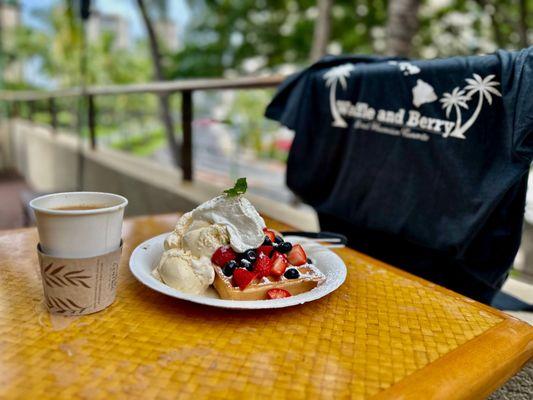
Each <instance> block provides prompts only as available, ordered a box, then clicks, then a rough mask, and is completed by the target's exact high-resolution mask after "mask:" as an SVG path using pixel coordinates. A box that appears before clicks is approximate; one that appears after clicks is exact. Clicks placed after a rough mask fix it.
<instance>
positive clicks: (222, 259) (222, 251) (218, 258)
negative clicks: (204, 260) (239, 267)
mask: <svg viewBox="0 0 533 400" xmlns="http://www.w3.org/2000/svg"><path fill="white" fill-rule="evenodd" d="M236 258H237V254H235V252H234V251H233V249H232V248H231V247H230V246H222V247H219V248H218V249H216V250H215V252H214V253H213V255H212V256H211V262H212V263H213V264H215V265H218V266H219V267H223V266H224V265H226V263H227V262H228V261H231V260H235V259H236Z"/></svg>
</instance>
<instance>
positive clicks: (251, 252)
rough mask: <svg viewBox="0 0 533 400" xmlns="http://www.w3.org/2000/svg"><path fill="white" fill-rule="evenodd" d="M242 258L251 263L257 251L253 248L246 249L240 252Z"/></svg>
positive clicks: (255, 258) (255, 257)
mask: <svg viewBox="0 0 533 400" xmlns="http://www.w3.org/2000/svg"><path fill="white" fill-rule="evenodd" d="M242 259H243V260H248V261H250V262H251V263H253V262H254V261H255V260H257V253H256V252H255V250H253V249H250V250H246V251H245V252H244V253H242Z"/></svg>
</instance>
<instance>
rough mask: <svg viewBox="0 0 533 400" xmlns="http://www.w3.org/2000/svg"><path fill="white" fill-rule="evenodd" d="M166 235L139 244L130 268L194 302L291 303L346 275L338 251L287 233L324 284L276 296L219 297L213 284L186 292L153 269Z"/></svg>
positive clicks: (316, 295)
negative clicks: (203, 289)
mask: <svg viewBox="0 0 533 400" xmlns="http://www.w3.org/2000/svg"><path fill="white" fill-rule="evenodd" d="M167 236H168V233H164V234H162V235H159V236H156V237H153V238H152V239H149V240H147V241H146V242H144V243H141V244H140V245H139V246H137V248H136V249H135V250H133V253H132V254H131V257H130V270H131V272H132V273H133V275H134V276H135V277H136V278H137V279H138V280H139V281H140V282H141V283H143V284H144V285H146V286H148V287H149V288H151V289H153V290H156V291H158V292H160V293H163V294H166V295H168V296H172V297H176V298H178V299H182V300H188V301H192V302H193V303H198V304H205V305H208V306H214V307H222V308H236V309H266V308H283V307H290V306H295V305H298V304H303V303H306V302H308V301H313V300H317V299H320V298H321V297H324V296H326V295H328V294H329V293H331V292H333V291H334V290H335V289H337V288H338V287H339V286H340V285H342V283H343V282H344V280H345V279H346V265H345V264H344V262H343V261H342V259H341V258H340V257H339V256H337V255H336V254H335V253H333V252H332V251H330V250H328V249H327V248H325V247H323V246H320V245H316V244H314V243H313V244H310V243H309V242H307V243H306V239H305V238H302V237H297V236H286V237H285V239H286V240H287V241H290V242H291V243H301V244H302V246H303V247H304V249H305V251H306V253H307V256H308V257H309V258H311V259H312V260H313V261H314V263H315V266H316V267H317V268H318V269H319V270H320V271H322V273H323V274H324V275H325V276H326V280H325V281H324V282H323V283H322V284H321V285H319V286H317V287H316V288H314V289H312V290H310V291H309V292H305V293H301V294H298V295H296V296H291V297H287V298H283V299H275V300H246V301H239V300H223V299H221V298H219V297H218V294H217V293H216V291H215V290H214V289H213V288H210V289H209V290H208V291H207V292H206V293H204V294H201V295H196V294H188V293H183V292H181V291H179V290H176V289H173V288H171V287H170V286H167V285H165V284H164V283H162V282H160V281H158V280H157V279H156V278H154V277H153V276H152V273H151V272H152V270H153V269H154V268H155V267H156V266H157V264H158V262H159V259H160V258H161V254H162V253H163V242H164V241H165V238H166V237H167Z"/></svg>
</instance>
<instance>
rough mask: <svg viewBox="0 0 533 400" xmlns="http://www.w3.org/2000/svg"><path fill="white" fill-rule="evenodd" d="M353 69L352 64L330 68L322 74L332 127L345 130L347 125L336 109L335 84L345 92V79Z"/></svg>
mask: <svg viewBox="0 0 533 400" xmlns="http://www.w3.org/2000/svg"><path fill="white" fill-rule="evenodd" d="M354 69H355V67H354V66H353V64H342V65H338V66H336V67H333V68H331V69H330V70H329V71H328V72H326V73H325V74H324V79H325V80H326V87H329V106H330V109H331V115H332V116H333V124H332V125H333V126H335V127H337V128H346V127H347V126H348V124H347V123H346V121H345V120H344V119H343V118H342V117H341V115H340V113H339V110H338V109H337V101H336V96H337V82H340V84H341V86H342V88H343V89H344V90H346V87H347V81H346V79H347V78H348V77H349V76H350V74H351V73H352V71H353V70H354Z"/></svg>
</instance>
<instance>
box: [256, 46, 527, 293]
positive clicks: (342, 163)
mask: <svg viewBox="0 0 533 400" xmlns="http://www.w3.org/2000/svg"><path fill="white" fill-rule="evenodd" d="M266 116H267V117H269V118H272V119H275V120H278V121H280V122H281V123H282V124H284V125H286V126H287V127H289V128H290V129H293V130H294V131H295V133H296V135H295V139H294V143H293V146H292V148H291V151H290V155H289V160H288V165H287V184H288V186H289V188H291V189H292V190H293V191H294V192H295V193H296V194H298V195H299V196H300V197H301V198H302V199H303V200H304V201H306V202H307V203H309V204H311V205H312V206H313V207H314V208H315V209H316V210H317V211H318V213H319V216H320V220H321V224H322V225H323V226H322V227H323V229H324V228H327V229H336V230H340V231H343V232H344V233H346V234H348V236H349V238H350V239H351V242H350V243H351V245H352V246H354V247H356V248H359V249H361V250H363V251H366V252H368V253H370V254H371V255H373V256H375V257H378V258H381V259H384V260H386V261H388V262H390V263H392V264H394V265H397V266H400V267H402V268H404V269H407V270H410V271H412V272H414V273H417V274H418V275H421V276H424V277H426V278H428V279H431V280H433V281H436V282H438V283H441V284H444V285H446V286H448V287H451V288H453V289H455V290H457V291H460V292H462V293H465V294H467V295H470V296H472V297H474V298H477V299H479V300H482V301H485V302H488V301H490V299H491V297H492V296H493V294H494V293H495V292H496V290H497V288H499V287H500V286H501V284H502V283H503V281H504V279H505V277H506V276H507V271H508V269H509V267H510V265H511V263H512V260H513V258H514V256H515V254H516V251H517V249H518V246H519V243H520V236H521V228H522V219H523V212H524V203H525V192H526V182H527V173H528V171H529V166H530V163H531V160H532V157H533V47H530V48H528V49H524V50H522V51H520V52H504V51H499V52H497V53H495V54H491V55H485V56H474V57H454V58H449V59H442V60H421V61H407V60H400V59H386V58H377V57H364V56H359V57H326V58H324V59H323V60H321V61H320V62H318V63H317V64H314V65H313V66H311V67H310V68H308V69H306V70H304V71H303V72H301V73H299V74H297V75H295V76H292V77H290V78H289V79H287V80H286V81H285V82H284V83H283V84H282V85H281V87H280V89H279V91H278V93H277V94H276V96H275V98H274V99H273V100H272V102H271V104H270V105H269V106H268V108H267V111H266Z"/></svg>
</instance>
